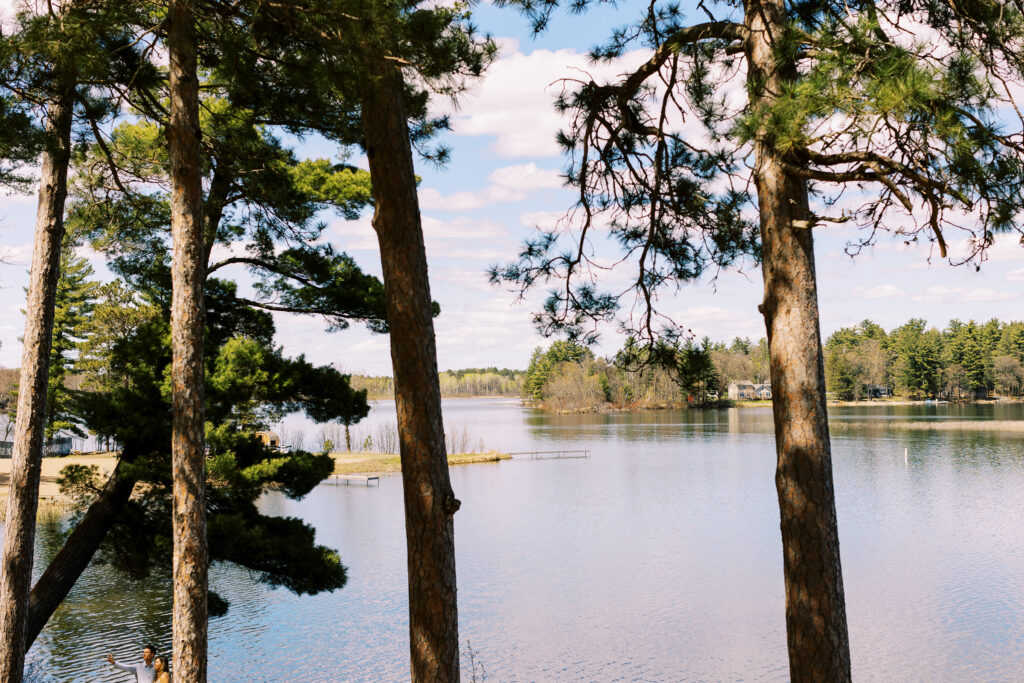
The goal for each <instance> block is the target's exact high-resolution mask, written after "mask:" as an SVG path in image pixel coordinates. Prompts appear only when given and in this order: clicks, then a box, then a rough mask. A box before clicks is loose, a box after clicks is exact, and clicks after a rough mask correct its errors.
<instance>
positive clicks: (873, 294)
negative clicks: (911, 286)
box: [853, 285, 907, 299]
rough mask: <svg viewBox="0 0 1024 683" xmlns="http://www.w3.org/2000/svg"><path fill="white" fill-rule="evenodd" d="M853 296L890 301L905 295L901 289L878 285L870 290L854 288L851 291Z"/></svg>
mask: <svg viewBox="0 0 1024 683" xmlns="http://www.w3.org/2000/svg"><path fill="white" fill-rule="evenodd" d="M853 294H854V296H856V297H858V298H861V299H892V298H896V297H903V296H906V295H907V293H906V292H904V291H903V290H902V289H900V288H898V287H894V286H893V285H879V286H878V287H872V288H871V289H865V288H864V287H855V288H854V289H853Z"/></svg>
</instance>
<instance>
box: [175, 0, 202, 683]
mask: <svg viewBox="0 0 1024 683" xmlns="http://www.w3.org/2000/svg"><path fill="white" fill-rule="evenodd" d="M194 12H195V3H194V2H193V1H192V0H170V4H169V7H168V11H167V51H168V56H169V59H170V68H169V72H168V73H169V77H170V83H169V90H168V93H169V99H170V119H169V121H168V126H167V140H168V145H167V146H168V156H169V158H170V169H171V172H170V176H171V233H172V242H173V245H174V258H173V262H172V266H171V279H172V282H173V286H172V295H171V296H172V300H173V304H172V307H171V349H172V357H173V359H174V361H173V367H172V369H171V381H172V384H173V388H172V396H173V406H172V415H173V422H174V426H173V432H172V436H171V464H172V468H171V469H172V474H173V481H174V512H173V515H172V526H173V530H174V532H173V538H174V627H173V648H174V649H173V652H174V655H173V656H174V666H175V675H176V676H178V677H179V678H184V679H185V680H188V681H195V682H196V683H206V626H207V601H206V594H207V572H208V568H209V560H208V549H207V538H206V457H205V447H206V442H205V436H204V415H203V384H204V383H203V327H204V320H203V312H204V311H205V307H204V305H203V279H204V277H205V272H204V268H203V253H204V249H203V246H204V232H203V194H202V168H201V162H200V153H199V142H200V139H201V137H202V133H201V132H200V124H199V75H198V67H197V55H196V51H197V44H196V31H195V18H194V16H193V15H194Z"/></svg>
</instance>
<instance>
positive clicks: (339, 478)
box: [324, 474, 380, 486]
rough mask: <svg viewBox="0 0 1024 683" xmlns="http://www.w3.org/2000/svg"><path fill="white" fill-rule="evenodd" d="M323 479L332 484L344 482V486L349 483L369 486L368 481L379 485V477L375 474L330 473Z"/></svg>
mask: <svg viewBox="0 0 1024 683" xmlns="http://www.w3.org/2000/svg"><path fill="white" fill-rule="evenodd" d="M324 481H325V482H330V483H332V484H345V485H346V486H349V485H350V484H353V483H355V484H362V485H364V486H369V485H370V482H373V483H374V484H377V485H378V486H379V485H380V477H378V476H377V475H376V474H373V475H370V476H363V475H361V474H332V475H331V476H329V477H327V479H325V480H324Z"/></svg>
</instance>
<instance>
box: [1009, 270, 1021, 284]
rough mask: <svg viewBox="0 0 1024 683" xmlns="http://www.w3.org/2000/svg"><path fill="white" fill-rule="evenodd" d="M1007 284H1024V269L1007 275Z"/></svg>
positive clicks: (1012, 271)
mask: <svg viewBox="0 0 1024 683" xmlns="http://www.w3.org/2000/svg"><path fill="white" fill-rule="evenodd" d="M1006 281H1007V282H1024V268H1018V269H1017V270H1011V271H1010V272H1009V273H1008V274H1007V275H1006Z"/></svg>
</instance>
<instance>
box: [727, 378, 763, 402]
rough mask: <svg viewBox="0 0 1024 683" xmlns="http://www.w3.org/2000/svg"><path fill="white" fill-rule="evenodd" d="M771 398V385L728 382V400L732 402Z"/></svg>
mask: <svg viewBox="0 0 1024 683" xmlns="http://www.w3.org/2000/svg"><path fill="white" fill-rule="evenodd" d="M771 397H772V383H771V382H765V383H764V384H754V383H753V382H746V381H745V382H729V398H731V399H732V400H734V401H755V400H758V399H762V400H766V399H770V398H771Z"/></svg>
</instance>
